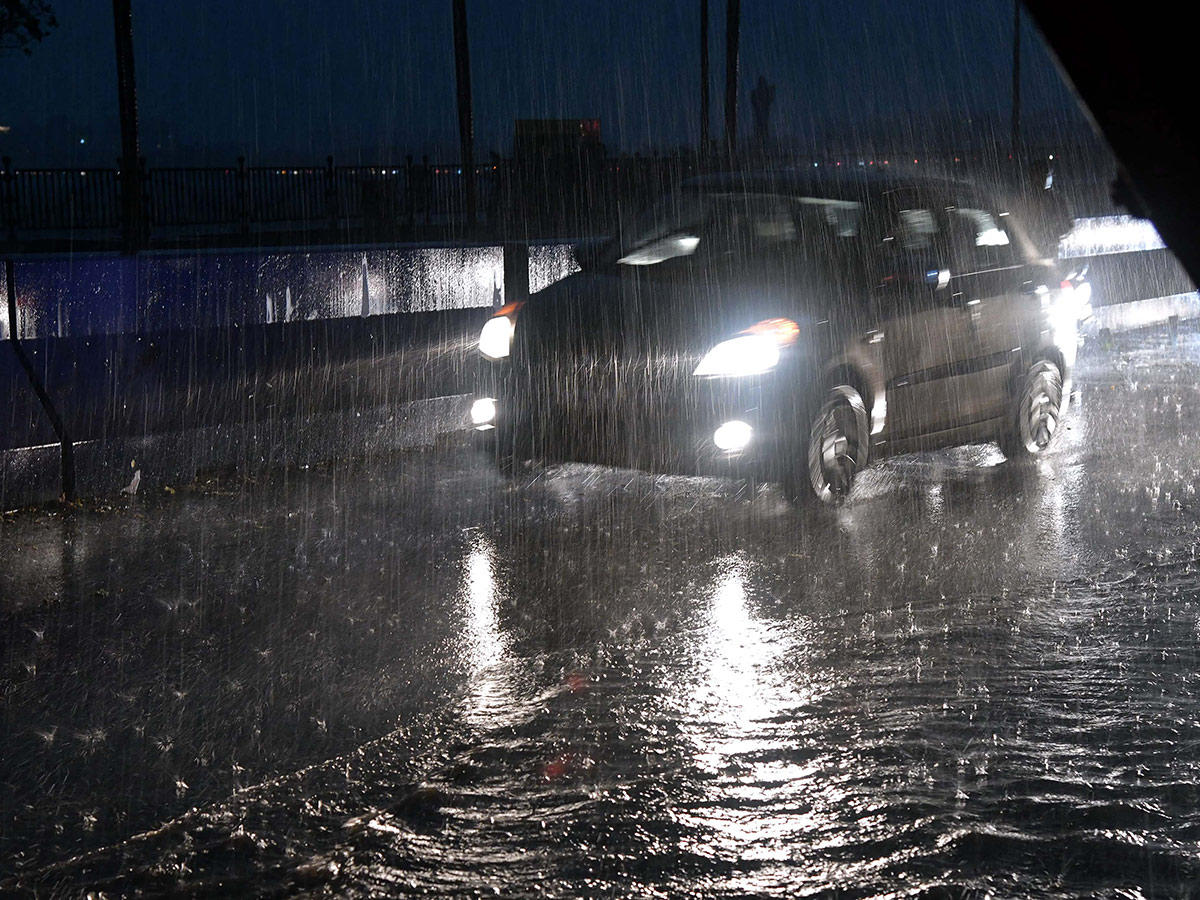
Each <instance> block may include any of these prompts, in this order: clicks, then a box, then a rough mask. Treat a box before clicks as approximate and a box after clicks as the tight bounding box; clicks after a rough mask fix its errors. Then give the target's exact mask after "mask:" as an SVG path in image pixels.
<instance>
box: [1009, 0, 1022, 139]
mask: <svg viewBox="0 0 1200 900" xmlns="http://www.w3.org/2000/svg"><path fill="white" fill-rule="evenodd" d="M1012 79H1013V81H1012V151H1011V152H1012V158H1013V162H1017V161H1019V160H1020V157H1021V0H1013V64H1012Z"/></svg>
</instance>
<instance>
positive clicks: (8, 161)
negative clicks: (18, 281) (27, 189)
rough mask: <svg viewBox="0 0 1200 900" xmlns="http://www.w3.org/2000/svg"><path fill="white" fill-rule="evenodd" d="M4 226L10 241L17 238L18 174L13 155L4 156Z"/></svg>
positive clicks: (11, 242) (14, 241) (14, 240)
mask: <svg viewBox="0 0 1200 900" xmlns="http://www.w3.org/2000/svg"><path fill="white" fill-rule="evenodd" d="M3 185H4V198H3V204H4V228H5V231H7V232H8V242H9V243H10V244H13V243H16V240H17V176H16V173H14V172H13V167H12V157H11V156H6V157H4V176H3Z"/></svg>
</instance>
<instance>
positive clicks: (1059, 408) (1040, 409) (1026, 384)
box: [999, 359, 1063, 462]
mask: <svg viewBox="0 0 1200 900" xmlns="http://www.w3.org/2000/svg"><path fill="white" fill-rule="evenodd" d="M1062 414H1063V379H1062V372H1061V371H1060V370H1059V368H1058V366H1057V365H1055V364H1054V363H1053V362H1051V361H1050V360H1048V359H1042V360H1038V361H1037V362H1036V363H1034V364H1033V365H1032V366H1031V367H1030V369H1029V371H1028V372H1027V373H1026V375H1025V379H1024V381H1023V382H1022V383H1021V386H1020V388H1019V390H1018V393H1017V400H1016V405H1015V408H1014V410H1013V413H1012V416H1011V417H1010V419H1009V421H1008V423H1007V425H1006V426H1005V429H1004V431H1003V432H1002V433H1001V435H1000V441H999V443H1000V450H1001V451H1002V452H1003V453H1004V455H1005V456H1006V457H1007V458H1008V459H1010V460H1013V461H1014V462H1020V461H1022V460H1029V459H1033V458H1034V457H1036V456H1040V455H1041V454H1042V453H1044V452H1045V451H1046V449H1047V448H1048V447H1049V446H1050V442H1051V441H1052V440H1053V439H1054V435H1055V433H1056V432H1057V431H1058V426H1059V423H1060V422H1061V421H1062Z"/></svg>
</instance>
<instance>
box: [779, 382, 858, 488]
mask: <svg viewBox="0 0 1200 900" xmlns="http://www.w3.org/2000/svg"><path fill="white" fill-rule="evenodd" d="M800 438H801V440H800V441H799V442H798V443H799V446H797V447H796V448H795V451H794V452H793V453H792V454H791V455H792V458H791V459H790V460H789V461H788V465H787V467H786V469H785V474H784V481H783V489H784V493H785V494H786V495H787V498H788V500H790V501H792V502H793V503H813V504H816V505H831V504H836V503H840V502H842V501H843V500H845V498H846V497H847V496H848V495H849V493H850V488H851V487H852V486H853V484H854V479H855V478H856V477H857V476H858V473H859V472H860V471H861V470H862V469H863V467H864V466H865V465H866V463H867V454H868V448H869V442H870V429H869V427H868V421H867V409H866V404H865V403H864V402H863V398H862V395H861V394H860V393H859V392H858V390H857V389H856V388H854V387H853V386H852V385H849V384H839V385H836V386H834V387H831V388H830V389H829V390H828V391H827V392H826V393H825V396H824V398H823V400H822V402H821V405H820V407H818V409H817V410H816V412H815V413H814V414H813V415H812V416H810V417H809V420H808V428H807V430H806V432H805V431H801V435H800Z"/></svg>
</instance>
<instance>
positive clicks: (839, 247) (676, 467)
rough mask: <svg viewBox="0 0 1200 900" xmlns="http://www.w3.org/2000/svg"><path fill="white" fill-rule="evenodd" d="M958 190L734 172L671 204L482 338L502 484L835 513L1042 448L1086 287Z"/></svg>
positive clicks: (1056, 416)
mask: <svg viewBox="0 0 1200 900" xmlns="http://www.w3.org/2000/svg"><path fill="white" fill-rule="evenodd" d="M1015 218H1016V217H1015V216H1014V215H1013V213H1012V211H1011V210H1010V209H1009V208H1008V207H1007V206H1006V204H1005V203H1004V202H1003V201H1001V200H1000V199H998V198H997V197H996V196H990V195H989V194H988V193H987V192H986V191H983V190H981V189H979V188H978V187H976V186H972V185H967V184H961V183H957V182H952V181H934V180H926V181H903V182H901V181H894V180H889V179H887V178H871V177H867V176H865V175H864V176H862V177H854V176H851V175H847V176H842V177H822V176H819V175H816V174H807V173H801V174H769V175H768V174H763V175H753V174H749V175H748V174H740V173H739V174H728V175H718V176H708V177H705V178H702V179H697V180H694V181H692V182H689V183H687V184H685V185H684V187H683V188H681V189H680V190H679V191H677V192H675V193H673V194H671V195H669V196H667V197H665V198H663V199H662V200H660V201H659V202H658V203H657V204H656V205H655V206H654V207H653V208H652V209H650V210H649V211H648V212H647V213H646V214H645V215H644V216H643V217H642V218H641V220H640V221H638V222H637V223H635V224H634V225H633V226H632V227H631V228H628V229H626V231H625V234H624V235H623V236H621V237H618V238H616V239H614V240H612V241H610V242H609V244H608V245H607V246H606V247H605V248H604V249H603V250H601V251H600V252H599V253H597V254H595V256H594V259H593V260H591V261H590V263H589V264H587V265H586V266H585V268H584V270H583V271H581V272H579V273H577V274H575V275H572V276H570V277H568V278H566V279H564V280H562V281H560V282H558V283H556V284H554V285H551V286H550V287H548V288H546V289H545V290H542V291H539V292H538V293H537V294H535V295H533V296H532V297H531V298H530V299H529V300H528V301H527V302H525V303H514V304H510V305H509V306H506V307H504V308H503V309H501V310H499V311H498V312H497V313H496V314H495V315H494V316H493V318H492V319H491V320H489V321H488V323H487V324H486V325H485V326H484V329H483V332H482V333H481V336H480V344H479V349H480V353H481V356H482V358H483V368H484V376H483V382H482V384H481V391H480V396H479V398H478V399H477V400H476V402H475V404H474V407H473V409H472V418H473V420H474V423H475V426H476V427H477V428H478V429H480V430H481V431H482V432H484V433H485V437H486V439H487V440H489V441H490V443H491V446H492V448H493V450H494V452H495V454H496V458H497V460H498V462H499V464H500V466H501V467H502V468H504V469H511V468H512V467H513V466H514V465H516V464H518V463H519V462H520V461H522V460H527V459H533V458H539V459H568V458H569V459H582V460H589V461H597V462H610V463H617V464H624V465H633V466H638V467H642V468H648V469H651V470H668V471H682V472H697V473H703V472H729V473H731V474H746V475H752V476H754V477H758V478H763V479H766V480H775V481H779V482H781V483H782V485H783V487H784V489H785V491H786V492H787V494H788V495H789V497H790V498H792V499H794V500H804V499H810V500H816V501H823V502H829V501H832V500H836V499H839V498H841V497H844V496H845V495H846V494H847V493H848V492H849V490H850V487H851V484H852V482H853V480H854V477H855V475H856V474H857V473H858V472H859V471H860V470H862V468H863V467H864V466H866V465H868V464H869V463H870V462H871V461H872V460H873V459H876V458H878V457H881V456H884V455H889V454H894V453H904V452H908V451H912V450H920V449H931V448H936V447H946V446H951V445H956V444H965V443H973V442H981V441H993V440H994V441H997V442H999V444H1000V447H1001V449H1002V450H1003V452H1004V453H1005V454H1006V455H1007V456H1008V457H1009V458H1018V459H1020V458H1028V457H1032V456H1035V455H1037V454H1039V453H1041V452H1043V451H1044V450H1045V449H1046V447H1047V446H1048V445H1049V444H1050V442H1051V440H1052V438H1053V437H1054V434H1055V431H1056V430H1057V428H1058V426H1059V424H1060V422H1061V419H1062V416H1063V414H1064V412H1065V409H1066V406H1067V402H1068V399H1069V397H1070V378H1071V370H1072V366H1073V364H1074V361H1075V352H1076V347H1077V325H1078V316H1077V308H1078V301H1079V299H1080V297H1081V296H1082V294H1083V293H1084V292H1083V291H1081V290H1079V288H1080V287H1082V286H1083V283H1082V282H1081V281H1080V280H1079V279H1078V277H1077V276H1076V275H1075V274H1074V273H1069V274H1068V275H1067V277H1063V275H1062V273H1060V272H1059V271H1058V269H1057V268H1056V265H1055V263H1054V261H1053V260H1052V259H1046V258H1042V257H1041V256H1040V255H1039V253H1038V251H1037V250H1036V249H1035V248H1034V246H1033V245H1032V243H1031V242H1030V240H1029V238H1028V236H1027V234H1026V232H1025V231H1024V230H1023V229H1022V228H1021V227H1020V224H1019V223H1018V222H1016V221H1015Z"/></svg>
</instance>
